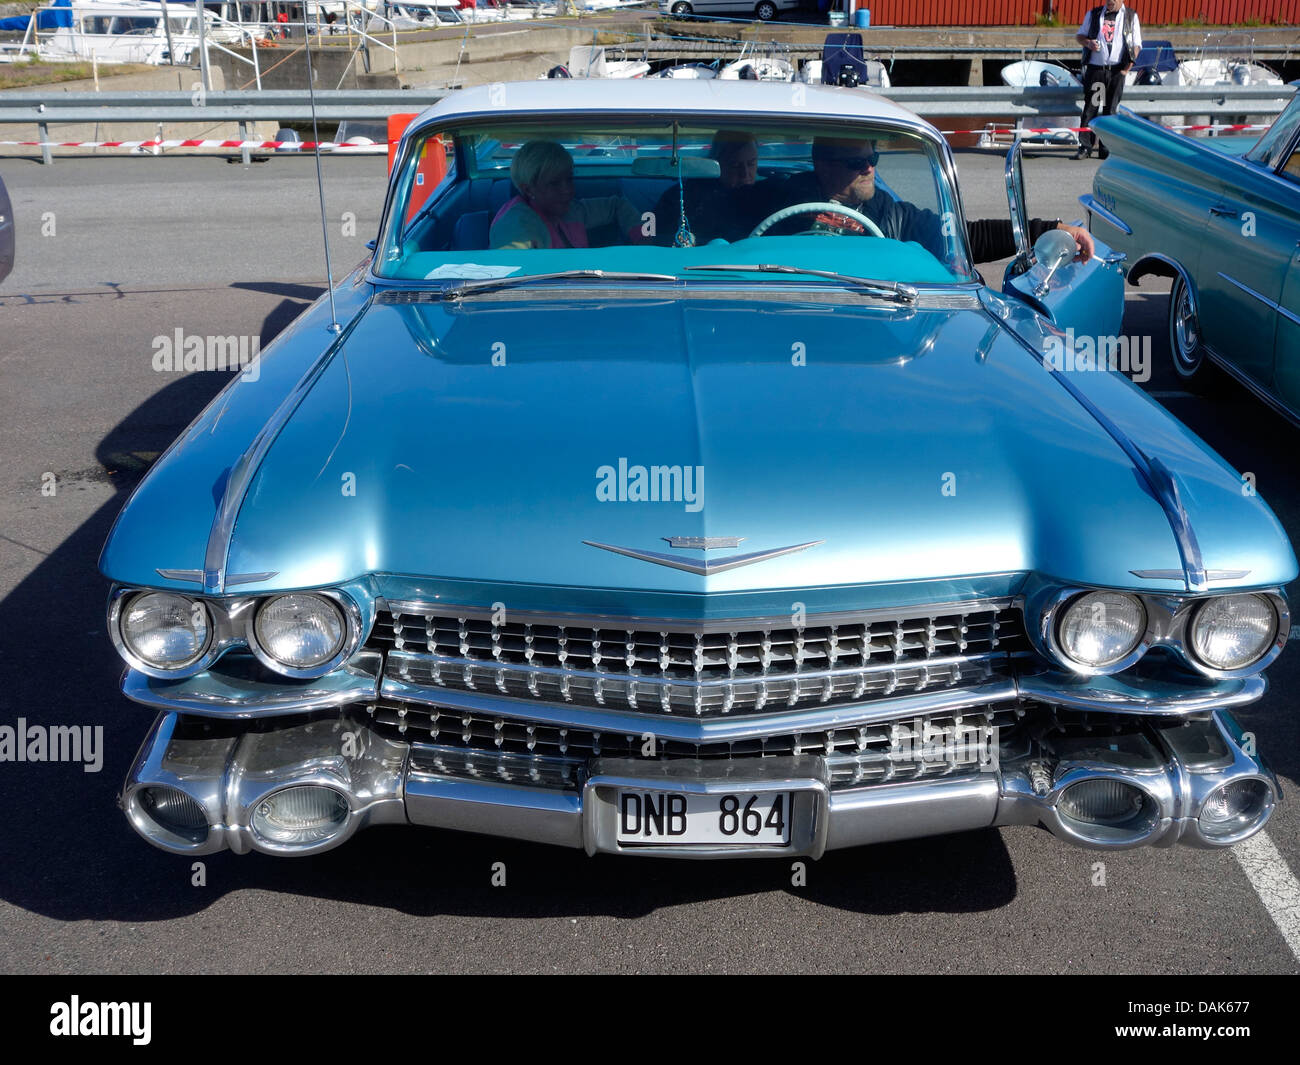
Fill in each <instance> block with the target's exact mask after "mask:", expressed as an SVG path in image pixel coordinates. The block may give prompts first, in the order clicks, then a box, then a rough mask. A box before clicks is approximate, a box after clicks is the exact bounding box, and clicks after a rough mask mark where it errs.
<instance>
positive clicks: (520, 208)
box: [488, 141, 645, 248]
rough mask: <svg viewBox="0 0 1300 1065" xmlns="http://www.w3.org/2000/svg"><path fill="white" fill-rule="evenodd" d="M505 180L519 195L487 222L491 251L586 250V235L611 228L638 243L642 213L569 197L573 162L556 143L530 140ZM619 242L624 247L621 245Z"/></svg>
mask: <svg viewBox="0 0 1300 1065" xmlns="http://www.w3.org/2000/svg"><path fill="white" fill-rule="evenodd" d="M510 178H511V180H512V181H514V183H515V188H517V189H518V190H519V195H518V196H516V197H515V198H514V199H512V200H508V201H506V203H505V204H504V205H503V206H502V208H501V210H500V211H498V212H497V215H496V217H495V218H494V219H493V220H492V229H491V231H490V233H489V236H488V245H489V247H492V248H587V247H590V246H591V242H590V239H589V236H588V234H589V231H590V230H592V229H595V228H596V227H598V226H607V225H611V224H613V225H614V226H616V228H617V231H618V233H619V234H620V236H622V237H624V238H626V243H628V244H641V243H643V242H644V240H645V238H644V236H642V232H641V213H640V212H639V211H638V210H637V209H636V208H635V207H634V206H633V205H632V204H631V203H629V202H628V201H627V200H626V199H624V198H623V197H622V196H595V197H591V198H589V199H585V200H575V199H574V198H573V159H572V157H571V156H570V155H569V153H568V152H567V151H566V150H565V148H564V146H563V145H562V144H558V143H556V142H555V141H529V142H528V143H527V144H525V145H524V146H523V147H521V148H520V149H519V151H517V152H516V153H515V157H514V159H513V161H512V162H511V164H510ZM619 243H623V241H620V242H619Z"/></svg>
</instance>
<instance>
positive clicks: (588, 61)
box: [544, 44, 650, 78]
mask: <svg viewBox="0 0 1300 1065" xmlns="http://www.w3.org/2000/svg"><path fill="white" fill-rule="evenodd" d="M649 73H650V64H649V63H647V62H646V61H645V60H643V59H609V58H607V57H606V56H605V48H604V46H603V45H599V44H594V45H593V44H575V45H574V46H573V47H572V48H570V49H569V63H568V65H567V66H562V67H552V68H551V69H550V70H548V71H547V72H546V74H545V75H544V77H546V78H644V77H645V76H646V75H647V74H649Z"/></svg>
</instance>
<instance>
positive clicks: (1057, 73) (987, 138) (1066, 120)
mask: <svg viewBox="0 0 1300 1065" xmlns="http://www.w3.org/2000/svg"><path fill="white" fill-rule="evenodd" d="M1001 76H1002V84H1003V85H1009V86H1011V87H1012V88H1014V89H1028V88H1034V87H1039V88H1049V87H1053V86H1060V87H1065V88H1071V89H1081V88H1083V83H1082V82H1081V81H1079V79H1078V78H1077V77H1076V76H1075V75H1074V74H1073V73H1071V72H1070V71H1069V70H1067V69H1066V68H1065V67H1063V66H1061V65H1060V64H1059V63H1045V62H1043V61H1042V60H1038V59H1022V60H1020V61H1018V62H1015V63H1008V64H1007V65H1006V66H1005V67H1003V68H1002V72H1001ZM1078 124H1079V115H1077V114H1069V115H1030V116H1028V117H1022V118H1019V119H1017V120H1016V123H1015V125H1007V124H1004V123H996V122H990V123H989V124H988V125H987V126H985V128H984V132H983V133H981V134H980V139H979V146H980V147H981V148H995V147H1003V146H1005V145H1006V144H1007V143H1008V141H1009V142H1010V143H1013V144H1014V143H1015V142H1016V141H1024V142H1025V143H1026V144H1035V145H1044V146H1058V147H1066V148H1077V147H1078V146H1079V135H1078V133H1076V132H1075V131H1074V127H1075V126H1077V125H1078Z"/></svg>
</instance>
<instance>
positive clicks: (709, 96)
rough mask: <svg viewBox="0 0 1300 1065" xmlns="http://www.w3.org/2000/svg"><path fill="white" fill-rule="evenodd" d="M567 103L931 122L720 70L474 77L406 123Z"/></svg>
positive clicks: (873, 100)
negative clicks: (483, 80) (693, 74)
mask: <svg viewBox="0 0 1300 1065" xmlns="http://www.w3.org/2000/svg"><path fill="white" fill-rule="evenodd" d="M566 111H573V112H585V113H597V112H601V111H605V112H610V111H621V112H633V113H635V112H645V113H646V114H650V115H663V114H665V113H669V114H688V113H690V112H701V113H714V114H717V113H719V112H726V113H734V114H736V115H744V114H752V115H761V116H762V117H764V118H769V119H778V120H779V119H781V118H790V119H796V120H797V119H800V118H803V119H810V118H811V119H820V118H830V119H835V118H842V119H859V120H871V119H878V120H884V121H886V122H891V123H899V124H905V125H909V126H913V127H916V128H918V129H923V130H933V127H932V126H930V124H929V123H928V122H926V121H925V120H924V119H923V118H921V117H920V116H918V115H917V114H916V113H915V112H913V111H909V110H907V108H905V107H900V106H899V105H898V104H896V103H893V102H891V101H889V100H886V99H885V98H884V97H883V96H877V95H875V94H874V93H870V92H866V91H865V90H863V89H859V88H840V87H838V86H832V85H804V84H801V83H799V82H772V81H758V82H754V81H723V80H721V79H719V78H709V79H703V80H696V79H686V78H682V79H677V78H653V79H645V78H547V79H539V80H537V81H513V82H503V83H497V84H494V85H476V86H474V87H473V88H470V89H461V90H459V91H457V92H452V93H449V94H448V95H447V96H446V97H444V98H443V99H441V100H439V101H438V102H437V103H436V104H434V105H433V106H432V107H430V108H429V109H428V110H427V111H425V112H423V113H422V114H421V115H420V116H419V118H417V119H416V120H415V121H414V122H412V123H411V127H410V128H411V129H412V130H415V129H419V128H420V127H422V126H425V125H428V124H429V123H434V122H441V121H442V120H445V119H447V118H451V117H456V118H460V117H465V118H468V117H480V116H483V115H492V114H502V113H509V114H534V113H536V114H543V113H553V114H559V113H563V112H566Z"/></svg>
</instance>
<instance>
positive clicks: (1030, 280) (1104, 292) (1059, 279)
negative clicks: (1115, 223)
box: [1002, 141, 1124, 339]
mask: <svg viewBox="0 0 1300 1065" xmlns="http://www.w3.org/2000/svg"><path fill="white" fill-rule="evenodd" d="M1006 184H1007V203H1008V207H1009V208H1010V211H1011V227H1012V230H1013V231H1014V233H1015V236H1016V246H1017V249H1018V254H1017V255H1016V258H1015V259H1013V260H1012V262H1011V265H1010V266H1009V267H1007V272H1006V276H1005V277H1004V278H1003V282H1002V291H1003V292H1004V293H1006V294H1007V295H1008V296H1014V297H1016V298H1017V299H1020V300H1023V301H1024V302H1025V303H1028V304H1029V305H1030V306H1031V307H1033V308H1035V309H1036V310H1037V311H1039V312H1040V313H1041V314H1043V315H1045V316H1046V317H1047V318H1049V319H1051V321H1052V322H1053V323H1054V324H1055V325H1056V326H1058V327H1059V328H1061V329H1067V330H1068V329H1072V330H1074V333H1075V335H1076V336H1090V337H1094V338H1101V337H1109V338H1115V339H1118V338H1119V337H1120V335H1121V333H1120V330H1121V325H1122V322H1123V319H1124V271H1123V266H1124V256H1123V255H1120V254H1117V253H1115V252H1113V251H1112V250H1111V248H1110V247H1109V246H1108V245H1106V244H1104V243H1102V241H1100V240H1097V239H1096V238H1095V237H1094V238H1093V240H1094V242H1095V244H1096V253H1095V254H1094V255H1093V257H1092V258H1091V259H1089V260H1088V262H1086V263H1081V262H1068V263H1066V264H1065V265H1063V266H1060V267H1058V268H1057V269H1056V270H1054V271H1049V270H1047V269H1046V267H1045V266H1044V265H1043V264H1041V263H1039V262H1037V261H1036V259H1035V257H1034V251H1033V248H1032V246H1031V245H1030V242H1029V212H1028V209H1027V207H1026V204H1025V182H1024V170H1023V167H1022V164H1021V156H1020V142H1019V141H1017V142H1016V143H1015V144H1014V145H1013V146H1012V148H1011V151H1009V152H1008V153H1007V165H1006Z"/></svg>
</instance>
